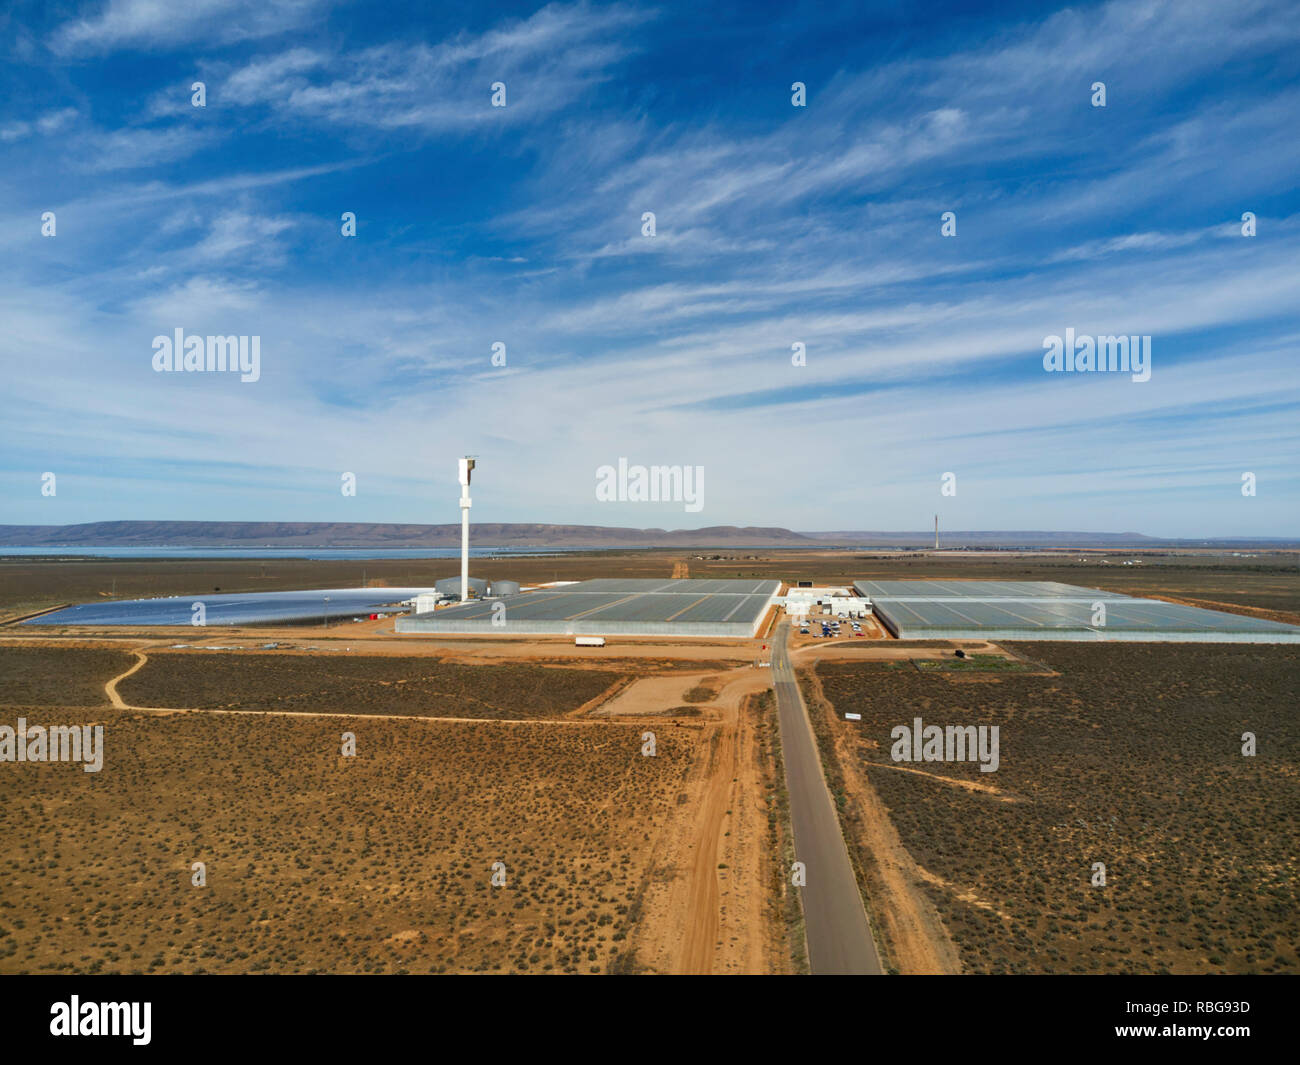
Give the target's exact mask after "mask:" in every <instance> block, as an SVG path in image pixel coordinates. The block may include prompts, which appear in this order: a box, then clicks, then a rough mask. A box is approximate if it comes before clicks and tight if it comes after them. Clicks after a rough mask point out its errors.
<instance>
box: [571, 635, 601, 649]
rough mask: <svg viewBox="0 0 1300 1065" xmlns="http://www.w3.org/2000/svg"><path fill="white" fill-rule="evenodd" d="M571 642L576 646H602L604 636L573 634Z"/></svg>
mask: <svg viewBox="0 0 1300 1065" xmlns="http://www.w3.org/2000/svg"><path fill="white" fill-rule="evenodd" d="M573 642H574V644H575V645H576V646H578V647H604V646H605V637H604V636H575V637H574V639H573Z"/></svg>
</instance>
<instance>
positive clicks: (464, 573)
mask: <svg viewBox="0 0 1300 1065" xmlns="http://www.w3.org/2000/svg"><path fill="white" fill-rule="evenodd" d="M473 470H474V460H473V459H472V458H469V457H468V456H466V457H465V458H463V459H461V460H460V601H461V602H462V603H463V602H465V600H467V599H468V598H469V508H470V498H469V475H470V474H471V473H472V472H473Z"/></svg>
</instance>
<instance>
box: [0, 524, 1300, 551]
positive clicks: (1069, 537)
mask: <svg viewBox="0 0 1300 1065" xmlns="http://www.w3.org/2000/svg"><path fill="white" fill-rule="evenodd" d="M471 538H472V542H473V543H474V544H475V545H476V546H478V547H832V546H845V547H861V548H893V547H916V548H925V547H931V546H933V544H934V532H933V531H923V532H860V531H839V532H804V533H799V532H793V531H791V530H790V529H780V528H766V527H761V526H736V525H715V526H711V527H709V528H704V529H672V530H669V529H621V528H611V527H609V526H603V525H534V524H520V523H513V524H492V523H482V524H479V523H475V524H474V525H473V527H472V530H471ZM940 543H941V545H942V546H943V547H945V548H949V549H952V548H958V547H969V548H1016V547H1033V548H1050V547H1057V548H1066V547H1069V548H1094V549H1096V548H1116V549H1120V548H1148V549H1150V548H1162V547H1246V548H1262V547H1285V546H1291V547H1294V546H1297V544H1300V541H1297V540H1279V539H1265V538H1245V539H1226V538H1222V539H1208V540H1190V539H1183V540H1172V539H1162V538H1160V537H1154V536H1144V535H1143V534H1141V533H1132V532H1129V533H1097V532H1043V531H1037V532H1017V531H1004V532H987V531H976V532H970V531H955V532H943V533H942V534H941V539H940ZM459 546H460V525H459V524H454V525H385V524H379V523H373V522H327V521H323V522H316V521H302V522H282V521H267V522H244V521H95V522H88V523H86V524H83V525H0V548H4V547H67V548H77V547H186V548H201V547H244V548H253V547H336V548H343V547H360V548H384V547H405V548H419V547H459Z"/></svg>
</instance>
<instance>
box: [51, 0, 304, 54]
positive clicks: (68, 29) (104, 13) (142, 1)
mask: <svg viewBox="0 0 1300 1065" xmlns="http://www.w3.org/2000/svg"><path fill="white" fill-rule="evenodd" d="M322 2H323V0H275V2H274V3H269V2H267V0H184V2H183V3H171V2H169V0H107V2H101V3H95V4H90V5H87V7H86V8H85V9H84V10H83V13H82V14H81V16H80V17H78V18H74V19H70V20H69V21H67V22H65V23H63V24H62V25H61V26H59V28H58V29H57V30H56V31H55V33H54V34H53V36H52V38H51V39H50V48H51V49H52V50H53V51H54V52H56V53H58V54H60V55H94V54H98V53H103V52H109V51H113V50H115V49H119V48H131V49H138V50H141V51H152V50H159V49H165V48H173V47H176V46H178V45H181V44H185V43H188V42H191V41H203V42H206V43H209V44H213V43H222V44H228V43H230V42H233V41H244V40H250V39H257V38H263V37H269V36H273V35H277V34H281V33H284V32H286V31H287V30H291V29H294V28H296V27H300V26H303V25H305V24H306V23H307V22H308V21H309V20H310V19H311V18H313V16H314V15H315V14H316V12H317V11H319V9H320V7H321V6H322Z"/></svg>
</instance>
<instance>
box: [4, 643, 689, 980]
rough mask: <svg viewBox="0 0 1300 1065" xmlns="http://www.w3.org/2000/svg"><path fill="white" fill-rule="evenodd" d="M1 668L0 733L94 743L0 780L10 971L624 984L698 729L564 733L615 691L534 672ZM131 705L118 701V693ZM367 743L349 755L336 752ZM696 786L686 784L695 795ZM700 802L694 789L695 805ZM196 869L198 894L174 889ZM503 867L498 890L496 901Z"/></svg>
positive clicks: (111, 663) (607, 728)
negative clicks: (563, 976) (167, 710)
mask: <svg viewBox="0 0 1300 1065" xmlns="http://www.w3.org/2000/svg"><path fill="white" fill-rule="evenodd" d="M134 662H135V657H134V656H133V655H132V654H130V653H128V652H125V651H115V650H100V649H97V648H90V647H55V646H49V645H42V644H35V645H30V646H28V645H21V646H0V720H2V721H4V722H6V723H9V724H13V723H14V722H15V721H16V719H17V718H18V717H26V718H27V719H28V721H29V722H30V723H33V724H37V723H42V724H44V723H57V724H86V723H95V722H101V723H103V724H104V725H105V747H106V755H105V764H104V768H103V769H102V770H101V771H100V772H99V773H93V774H92V773H85V772H83V771H82V769H81V767H80V766H79V765H59V764H56V765H47V764H37V765H32V764H23V765H18V764H8V763H7V764H5V765H4V766H2V767H0V884H2V885H3V891H2V892H0V972H6V973H13V972H46V973H49V972H122V971H125V972H137V971H142V972H150V971H156V972H199V971H204V972H250V971H251V972H261V971H267V972H308V971H313V970H319V971H325V972H402V971H408V972H440V971H469V972H571V973H591V972H610V971H616V972H626V971H634V970H637V969H639V968H641V967H642V965H643V963H642V962H641V961H639V960H638V959H637V957H636V956H635V952H634V951H633V950H632V949H630V948H629V942H630V940H631V938H632V937H633V936H635V935H636V934H637V933H638V932H640V933H641V935H642V937H643V939H644V940H645V941H646V942H647V943H652V942H654V941H655V940H656V939H657V933H655V932H651V931H650V930H649V929H646V928H643V927H641V925H639V924H638V922H639V921H642V914H641V900H642V898H643V896H644V895H645V892H646V891H647V888H648V887H649V886H650V885H652V884H653V883H655V882H658V881H660V880H662V879H663V877H664V876H665V874H668V875H674V873H675V871H674V870H664V869H659V868H655V866H654V863H655V857H656V855H657V854H658V853H661V852H662V850H663V843H664V841H663V840H662V839H661V838H660V837H661V835H662V833H663V832H664V831H665V828H666V826H667V825H669V824H670V823H672V822H673V819H674V818H676V820H677V821H680V819H681V817H682V810H683V809H684V807H683V805H682V804H683V803H684V802H686V801H687V791H688V790H689V789H688V786H687V784H686V781H687V777H688V774H692V771H693V772H694V775H698V773H699V771H700V769H699V767H700V766H701V765H702V764H703V763H704V762H707V755H708V752H707V749H705V748H706V747H707V744H706V743H704V742H703V741H702V738H701V737H702V733H701V729H700V726H699V725H698V724H696V723H682V722H675V723H669V722H663V723H662V724H661V725H660V726H659V727H658V728H657V729H656V733H657V737H658V753H657V755H656V757H653V758H646V757H643V756H642V755H641V752H640V748H641V732H642V731H643V728H644V726H643V725H641V724H639V723H631V722H629V723H618V722H593V721H583V722H579V723H575V724H572V725H568V724H558V723H546V722H542V721H540V720H539V721H538V722H536V723H530V722H503V721H494V720H478V721H474V720H470V721H465V722H463V723H461V722H434V721H423V720H409V721H403V720H401V719H400V718H391V719H381V718H376V717H373V716H372V717H366V716H364V715H366V714H407V715H446V716H460V717H469V718H479V719H483V718H500V717H506V716H509V717H513V718H526V717H529V716H536V717H538V718H542V717H552V718H557V717H560V716H563V715H565V714H566V713H569V712H571V711H573V710H576V709H578V708H579V707H581V706H582V705H583V704H584V703H585V702H587V701H588V700H589V699H591V698H593V697H596V696H599V695H600V694H601V693H602V692H604V691H605V690H606V689H608V688H610V687H611V686H612V685H614V684H616V683H618V682H620V681H621V680H622V674H621V673H620V672H618V671H617V670H612V671H610V670H607V671H603V672H597V671H592V672H584V671H582V670H577V669H558V668H547V667H542V666H537V665H532V664H528V663H508V664H505V665H499V666H498V665H488V666H462V665H457V664H452V663H445V662H440V661H437V660H432V659H430V658H427V657H424V658H411V659H407V658H395V657H387V658H361V657H357V658H347V659H344V658H341V657H339V658H335V657H333V656H327V655H316V656H297V655H269V654H222V653H163V654H159V655H157V656H156V657H155V656H153V655H152V654H151V656H150V659H149V662H148V663H147V664H146V666H145V667H144V668H143V669H142V670H141V671H140V672H138V673H136V674H134V675H133V676H132V677H130V678H128V680H127V681H124V682H123V683H122V685H121V687H122V688H123V689H124V691H123V694H124V695H125V696H126V697H127V698H128V700H132V701H138V702H139V703H141V704H143V705H155V704H156V705H164V706H174V707H197V706H207V707H210V708H232V707H242V708H246V709H248V708H261V709H280V710H284V709H289V710H301V711H305V712H312V711H326V712H331V713H347V714H356V715H358V716H356V717H353V718H346V717H345V718H330V719H326V718H311V717H307V716H304V717H302V718H300V719H295V718H291V717H282V716H277V717H258V716H256V715H252V716H248V715H228V714H211V713H175V714H164V713H139V712H132V711H115V710H111V709H108V708H107V707H106V700H105V697H104V691H103V685H104V682H105V681H106V680H108V679H110V678H111V677H114V676H117V675H119V674H120V673H122V672H124V671H125V670H126V669H127V668H129V667H130V666H131V665H132V664H133V663H134ZM128 685H132V687H130V688H129V690H128ZM345 730H346V731H351V732H353V733H355V734H356V738H357V755H356V757H355V758H345V757H342V755H341V752H340V746H341V742H342V733H343V732H344V731H345ZM692 779H694V777H692ZM692 786H693V785H692ZM194 861H203V862H206V863H207V867H208V868H207V872H208V885H207V886H206V887H204V888H200V887H194V886H191V884H190V863H191V862H194ZM494 861H503V862H505V863H506V869H507V876H508V883H507V886H506V887H504V888H492V887H491V886H490V884H489V878H490V875H491V865H492V863H493V862H494Z"/></svg>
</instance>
